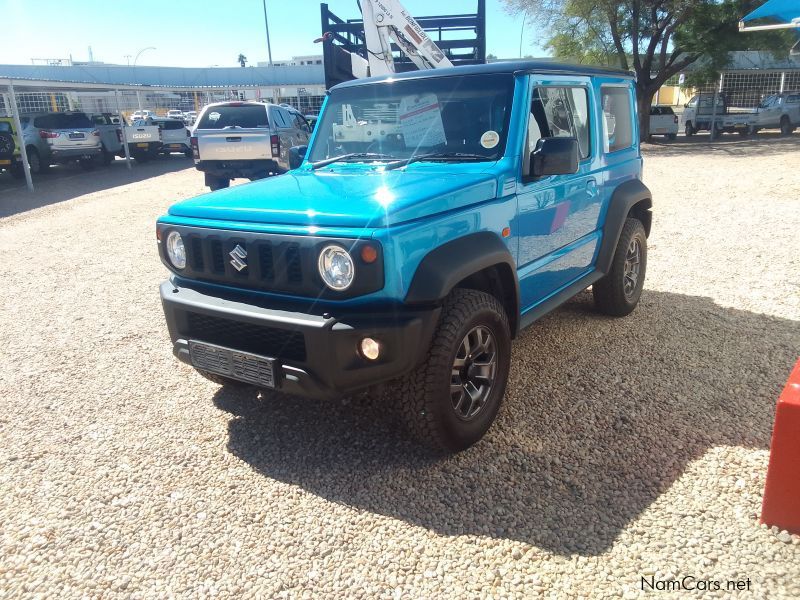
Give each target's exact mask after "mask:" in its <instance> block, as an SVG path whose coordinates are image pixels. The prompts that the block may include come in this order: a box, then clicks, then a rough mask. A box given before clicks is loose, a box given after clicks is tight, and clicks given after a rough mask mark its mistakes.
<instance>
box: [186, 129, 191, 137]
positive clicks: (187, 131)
mask: <svg viewBox="0 0 800 600" xmlns="http://www.w3.org/2000/svg"><path fill="white" fill-rule="evenodd" d="M186 137H192V132H191V131H189V130H188V129H187V130H186Z"/></svg>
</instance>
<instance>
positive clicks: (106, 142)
mask: <svg viewBox="0 0 800 600" xmlns="http://www.w3.org/2000/svg"><path fill="white" fill-rule="evenodd" d="M89 118H90V119H91V120H92V123H94V126H95V127H96V128H97V130H98V131H99V132H100V142H101V143H102V153H101V155H100V160H101V161H102V163H103V164H104V165H110V164H111V162H112V161H113V160H114V157H115V156H120V157H122V158H125V148H124V146H123V145H122V127H123V126H124V125H123V123H122V119H120V118H119V116H117V115H114V114H112V113H97V114H93V115H89Z"/></svg>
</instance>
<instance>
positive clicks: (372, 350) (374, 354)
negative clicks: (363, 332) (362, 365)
mask: <svg viewBox="0 0 800 600" xmlns="http://www.w3.org/2000/svg"><path fill="white" fill-rule="evenodd" d="M360 348H361V354H362V355H363V356H364V358H368V359H369V360H375V359H377V358H378V355H379V354H380V353H381V345H380V344H379V343H378V342H377V340H373V339H372V338H364V339H363V340H361V344H360Z"/></svg>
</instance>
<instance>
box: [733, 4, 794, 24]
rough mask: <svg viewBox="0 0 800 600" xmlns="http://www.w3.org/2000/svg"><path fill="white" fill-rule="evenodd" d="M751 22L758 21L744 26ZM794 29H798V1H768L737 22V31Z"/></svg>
mask: <svg viewBox="0 0 800 600" xmlns="http://www.w3.org/2000/svg"><path fill="white" fill-rule="evenodd" d="M751 21H759V24H757V25H746V23H749V22H751ZM761 21H763V23H762V22H761ZM795 27H798V28H800V0H768V1H767V2H766V3H764V4H762V5H761V6H759V7H758V8H757V9H755V10H754V11H753V12H751V13H750V14H748V15H746V16H744V17H743V18H742V20H741V21H739V31H765V30H768V29H792V28H795Z"/></svg>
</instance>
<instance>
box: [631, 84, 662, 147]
mask: <svg viewBox="0 0 800 600" xmlns="http://www.w3.org/2000/svg"><path fill="white" fill-rule="evenodd" d="M657 91H658V88H647V87H644V86H638V85H637V86H636V107H637V109H638V112H639V141H640V142H646V141H647V138H648V137H650V105H651V104H652V103H653V96H655V95H656V92H657Z"/></svg>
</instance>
